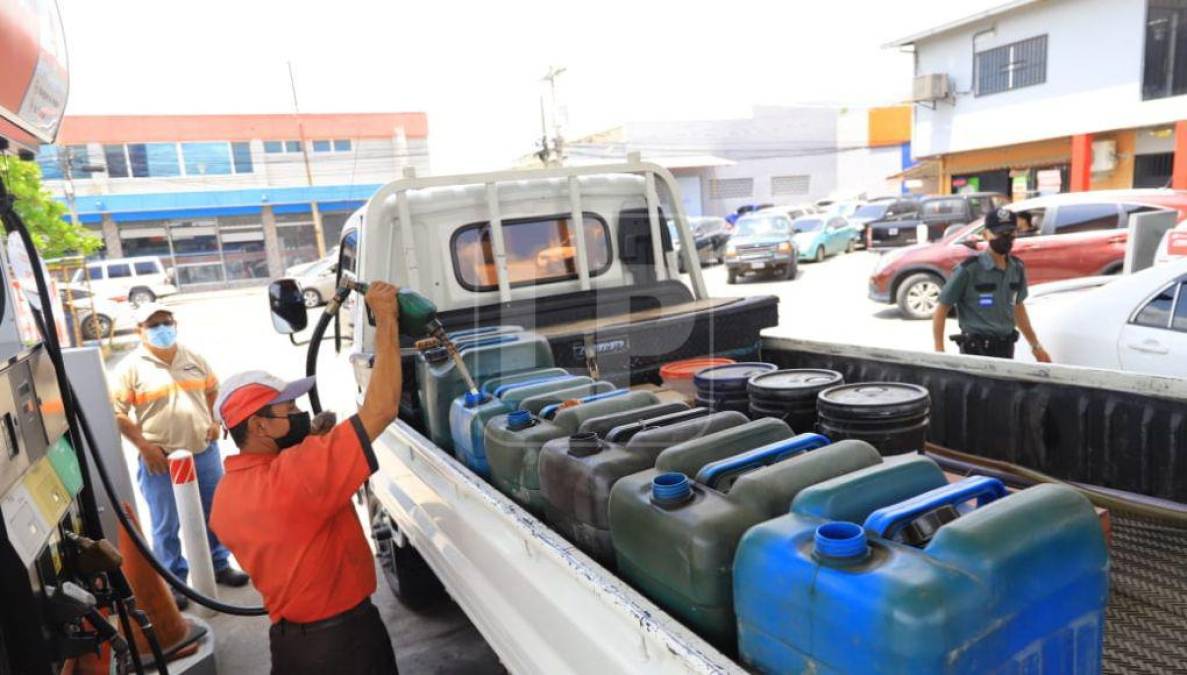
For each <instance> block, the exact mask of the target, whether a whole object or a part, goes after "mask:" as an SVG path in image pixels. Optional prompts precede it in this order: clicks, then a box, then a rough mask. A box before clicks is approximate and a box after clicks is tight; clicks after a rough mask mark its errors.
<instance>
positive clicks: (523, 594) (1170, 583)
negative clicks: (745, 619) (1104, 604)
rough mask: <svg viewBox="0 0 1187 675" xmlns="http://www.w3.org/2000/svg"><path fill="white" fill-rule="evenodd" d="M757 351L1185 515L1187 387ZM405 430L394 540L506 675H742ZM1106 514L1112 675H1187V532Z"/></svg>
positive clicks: (713, 309) (923, 357) (967, 362)
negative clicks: (908, 388) (907, 404)
mask: <svg viewBox="0 0 1187 675" xmlns="http://www.w3.org/2000/svg"><path fill="white" fill-rule="evenodd" d="M739 306H740V307H745V306H746V304H745V303H742V304H741V305H738V304H737V303H723V304H717V303H708V304H704V305H703V306H702V305H696V306H691V305H690V306H685V307H678V306H671V307H668V308H655V309H653V310H647V312H651V313H638V314H634V315H632V316H630V317H628V318H627V320H621V319H612V320H606V321H598V322H594V323H584V322H578V323H569V324H567V325H565V324H559V325H556V326H553V327H549V328H547V329H545V332H547V333H549V335H550V337H552V338H553V339H554V340H565V339H575V337H574V336H578V335H580V334H582V333H584V332H586V331H589V330H591V329H593V331H594V332H595V333H597V335H598V338H599V341H601V339H603V335H604V334H605V333H606V331H607V330H612V329H615V328H620V327H633V328H634V329H644V328H646V327H648V326H652V325H654V323H653V322H654V321H662V320H664V319H681V317H683V318H682V319H681V320H683V321H696V320H699V319H702V318H704V317H705V315H713V314H715V313H717V312H720V311H722V310H723V309H725V310H728V309H729V308H730V307H739ZM686 310H687V311H686ZM632 335H633V334H632ZM632 339H633V338H632ZM761 346H762V357H763V358H764V360H768V361H772V362H774V363H777V364H779V365H781V366H783V367H814V368H832V369H835V370H839V371H841V372H842V373H843V374H844V375H845V377H846V380H847V381H850V382H855V381H863V380H864V381H878V380H883V381H884V380H891V381H905V382H916V383H919V384H923V385H925V386H927V387H928V389H929V390H930V391H931V392H932V406H933V407H932V410H933V415H932V427H931V433H930V438H929V440H930V441H931V442H933V443H935V444H937V445H940V446H944V447H948V448H953V449H957V450H961V451H964V452H967V453H971V454H974V455H980V456H982V457H989V458H997V459H1004V460H1007V461H1010V462H1013V463H1017V464H1021V465H1024V466H1028V467H1031V468H1034V469H1038V470H1040V471H1044V472H1045V473H1049V474H1052V475H1053V476H1055V477H1057V478H1060V479H1064V480H1069V481H1078V482H1087V483H1095V484H1098V485H1106V486H1110V487H1113V488H1117V489H1121V490H1129V491H1131V492H1136V493H1139V494H1145V495H1154V496H1160V497H1166V498H1169V499H1173V500H1174V501H1175V502H1181V501H1184V500H1182V499H1177V498H1176V496H1177V495H1180V494H1182V490H1183V485H1182V483H1183V481H1182V480H1181V479H1179V478H1177V474H1181V472H1180V471H1177V470H1176V468H1177V467H1178V465H1179V464H1180V463H1181V461H1182V458H1183V457H1184V456H1185V455H1184V454H1183V452H1184V450H1185V449H1187V448H1185V447H1184V443H1187V435H1185V434H1184V429H1183V425H1184V415H1185V414H1187V413H1185V412H1184V411H1185V410H1187V406H1185V405H1184V404H1185V403H1187V383H1184V382H1182V381H1180V380H1173V379H1167V378H1157V377H1147V376H1135V375H1127V374H1124V373H1112V372H1102V371H1092V370H1087V369H1082V368H1071V367H1066V366H1046V365H1036V364H1020V363H1013V362H1005V361H999V360H991V359H977V358H966V357H960V356H955V355H938V354H925V353H915V352H898V351H893V350H879V349H868V348H858V347H851V346H839V345H831V344H822V343H812V342H804V341H795V340H786V339H778V338H764V339H763V340H762V345H761ZM554 351H556V350H555V345H554ZM581 363H582V364H583V361H582V362H581ZM566 365H568V364H566ZM570 367H574V368H579V367H580V366H577V365H572V366H570ZM410 421H412V420H401V421H399V422H397V423H396V424H394V425H392V426H391V427H390V428H389V429H388V430H387V431H385V433H384V435H383V436H382V437H381V438H380V439H378V440H377V441H376V443H375V444H374V445H375V450H376V455H377V457H378V459H379V463H380V470H379V472H377V473H376V474H375V476H373V477H372V479H371V490H372V492H373V494H374V496H375V497H376V498H377V499H378V501H379V503H380V504H381V505H382V506H383V508H384V509H385V510H386V511H387V512H388V513H389V514H390V516H391V517H392V519H393V521H394V522H395V524H396V526H397V528H398V530H399V534H398V535H397V537H398V538H402V539H406V541H407V542H408V543H410V544H411V545H412V546H413V547H415V548H416V550H417V551H418V552H419V553H420V554H421V556H423V558H424V559H425V560H426V561H427V563H428V565H429V567H430V568H431V569H432V570H433V571H434V572H435V573H436V575H437V576H438V577H439V578H440V579H441V581H442V582H443V584H444V586H445V588H446V589H447V590H448V592H449V593H450V595H452V596H453V598H454V599H455V600H456V601H457V603H458V604H459V605H460V606H461V607H462V608H463V610H464V611H465V612H466V613H467V615H468V616H469V617H470V618H471V620H472V621H473V622H474V624H475V625H476V626H477V628H478V629H479V631H480V632H481V633H482V634H483V636H484V637H485V638H486V639H487V641H488V642H489V643H490V644H491V645H492V647H493V648H494V649H495V651H496V652H497V653H498V654H499V656H500V658H501V659H502V660H503V661H504V663H505V664H506V665H507V666H508V668H509V669H510V670H512V671H513V672H517V673H521V672H522V673H549V674H552V673H599V674H601V673H634V672H648V673H652V672H655V673H690V672H691V673H741V672H745V670H744V669H743V668H742V666H740V665H739V664H738V663H735V662H734V661H732V660H731V659H730V658H728V657H727V656H726V655H724V654H722V653H721V652H719V651H718V650H716V649H714V648H713V647H711V646H710V645H708V644H707V643H706V642H705V641H704V640H702V639H701V638H700V637H698V636H697V635H695V634H694V633H692V632H691V631H690V630H688V629H687V628H685V627H684V626H683V625H682V624H680V623H679V622H677V621H676V620H674V619H672V618H671V617H669V616H668V615H667V614H666V613H665V612H664V611H662V610H661V609H659V608H658V607H657V606H656V605H655V604H653V603H652V602H651V601H650V600H648V599H647V598H645V597H643V596H642V595H640V594H639V593H638V592H636V591H635V590H633V589H632V588H631V587H630V586H629V585H628V584H627V583H625V582H624V581H622V580H620V579H618V578H617V577H616V576H614V575H613V574H612V573H611V572H609V571H607V570H606V569H604V568H603V567H601V566H600V565H599V564H597V563H596V562H594V561H593V560H592V559H591V558H589V557H588V556H586V555H585V554H584V553H582V552H581V551H580V550H578V549H577V548H576V547H575V546H573V545H572V544H570V543H569V542H568V541H566V540H565V539H564V538H563V537H561V536H560V535H559V534H557V533H555V532H553V531H552V530H551V529H550V528H548V527H547V526H546V525H545V524H544V523H542V522H541V521H540V520H538V519H536V518H535V517H533V516H531V515H530V514H528V513H527V512H526V511H525V510H524V509H522V508H521V507H519V506H518V505H517V504H515V503H514V502H512V501H511V500H510V499H508V498H507V497H505V496H504V495H502V494H501V493H500V492H498V491H497V490H496V489H495V488H494V487H492V486H491V485H489V484H487V483H486V482H484V481H483V480H482V479H481V478H479V477H478V476H476V475H475V474H473V473H471V472H470V471H469V470H468V469H467V468H466V467H465V466H463V465H462V464H461V463H460V462H458V461H457V460H455V459H454V458H453V457H452V456H451V455H449V454H447V453H445V452H444V451H442V450H441V449H439V448H437V447H436V446H434V445H433V444H432V443H431V442H430V441H428V440H427V439H426V438H425V437H423V436H422V435H421V434H420V433H418V432H417V431H416V430H415V429H414V428H413V427H412V425H411V424H409V422H410ZM1170 506H1171V507H1174V508H1178V507H1179V505H1178V504H1170ZM1174 508H1172V509H1169V511H1168V512H1173V511H1174ZM1110 512H1111V513H1110V515H1111V520H1112V533H1113V541H1112V549H1111V556H1112V570H1111V597H1110V606H1109V613H1108V624H1107V627H1106V637H1105V651H1104V661H1103V671H1104V672H1106V673H1161V672H1169V671H1174V670H1176V669H1179V668H1181V667H1182V664H1183V663H1185V662H1187V640H1184V639H1183V637H1182V636H1183V635H1187V605H1185V604H1184V601H1183V598H1187V569H1185V568H1184V565H1183V564H1182V561H1183V560H1185V559H1187V526H1185V525H1184V523H1187V517H1180V518H1170V519H1164V520H1157V519H1151V518H1150V517H1148V515H1142V514H1140V513H1139V512H1140V509H1138V510H1137V511H1135V512H1127V511H1126V510H1125V509H1124V508H1120V509H1119V508H1116V507H1114V506H1110Z"/></svg>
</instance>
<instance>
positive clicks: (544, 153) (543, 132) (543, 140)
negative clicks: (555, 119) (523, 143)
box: [536, 94, 552, 167]
mask: <svg viewBox="0 0 1187 675" xmlns="http://www.w3.org/2000/svg"><path fill="white" fill-rule="evenodd" d="M536 156H537V157H539V158H540V163H541V164H543V165H544V166H546V167H547V166H552V158H551V157H550V156H549V152H548V122H547V121H545V119H544V94H540V152H537V153H536Z"/></svg>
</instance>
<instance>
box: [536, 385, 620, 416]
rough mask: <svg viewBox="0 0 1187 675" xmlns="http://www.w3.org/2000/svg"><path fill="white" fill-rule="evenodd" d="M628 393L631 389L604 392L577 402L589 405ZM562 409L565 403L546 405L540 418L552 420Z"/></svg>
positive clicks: (541, 411)
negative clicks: (591, 402)
mask: <svg viewBox="0 0 1187 675" xmlns="http://www.w3.org/2000/svg"><path fill="white" fill-rule="evenodd" d="M594 384H597V382H594ZM628 393H630V389H615V390H613V391H604V392H602V393H600V394H591V395H589V396H586V397H583V398H579V399H577V402H578V403H589V402H590V401H600V400H602V399H604V398H614V397H615V396H625V395H626V394H628ZM562 407H564V404H563V403H552V404H549V405H546V406H544V407H543V408H542V409H541V410H540V417H543V418H544V419H546V420H550V419H552V418H553V417H554V416H555V415H556V413H557V411H558V410H560V409H561V408H562Z"/></svg>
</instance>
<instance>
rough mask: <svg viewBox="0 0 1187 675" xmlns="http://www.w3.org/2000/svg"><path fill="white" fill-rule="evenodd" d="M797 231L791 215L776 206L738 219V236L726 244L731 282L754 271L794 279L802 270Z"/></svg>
mask: <svg viewBox="0 0 1187 675" xmlns="http://www.w3.org/2000/svg"><path fill="white" fill-rule="evenodd" d="M794 235H795V232H794V230H792V227H791V218H788V217H787V216H786V215H783V214H782V213H777V212H774V211H773V210H772V209H768V210H765V211H760V212H757V213H752V214H750V215H747V216H743V217H742V218H740V219H738V223H737V225H736V226H735V228H734V236H733V237H731V238H730V241H729V244H727V245H726V247H725V266H726V275H727V279H728V281H729V283H731V284H734V283H737V282H738V277H740V276H742V275H744V274H751V273H774V274H778V275H780V276H782V277H783V278H784V279H794V278H795V275H796V272H797V271H798V263H797V252H796V248H795V240H794Z"/></svg>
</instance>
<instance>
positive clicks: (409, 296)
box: [342, 279, 478, 394]
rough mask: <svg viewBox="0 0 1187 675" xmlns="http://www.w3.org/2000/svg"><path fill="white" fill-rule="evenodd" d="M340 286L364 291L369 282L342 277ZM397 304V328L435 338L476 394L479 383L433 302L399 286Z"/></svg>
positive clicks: (417, 335)
mask: <svg viewBox="0 0 1187 675" xmlns="http://www.w3.org/2000/svg"><path fill="white" fill-rule="evenodd" d="M342 287H343V288H346V289H348V290H352V291H355V292H357V293H360V294H364V295H365V294H366V293H367V289H369V288H370V285H369V284H367V283H365V282H362V281H351V280H349V279H343V280H342ZM396 306H397V307H398V309H399V315H398V316H399V324H400V332H401V333H403V334H405V335H407V336H409V337H412V338H416V339H420V338H423V337H432V338H435V339H436V340H437V341H438V342H439V343H440V344H441V346H442V347H444V348H445V349H446V351H448V352H449V356H450V358H452V359H453V362H454V364H455V365H456V366H457V369H458V372H459V373H461V375H462V378H463V379H464V380H465V381H466V386H467V387H468V388H469V389H470V391H472V392H474V393H475V394H477V393H478V384H477V383H475V382H474V378H473V377H472V376H471V375H470V371H469V369H468V368H466V364H465V363H464V362H463V360H462V356H461V354H460V353H458V350H457V347H456V346H455V345H454V344H453V341H452V340H450V339H449V335H447V334H446V333H445V327H444V326H442V325H441V322H440V321H438V320H437V306H436V305H434V304H433V301H432V300H429V299H428V298H426V297H425V296H423V295H421V294H420V293H417V292H416V291H414V290H412V289H411V288H401V289H400V290H399V291H398V292H397V293H396ZM368 311H370V310H368Z"/></svg>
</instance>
